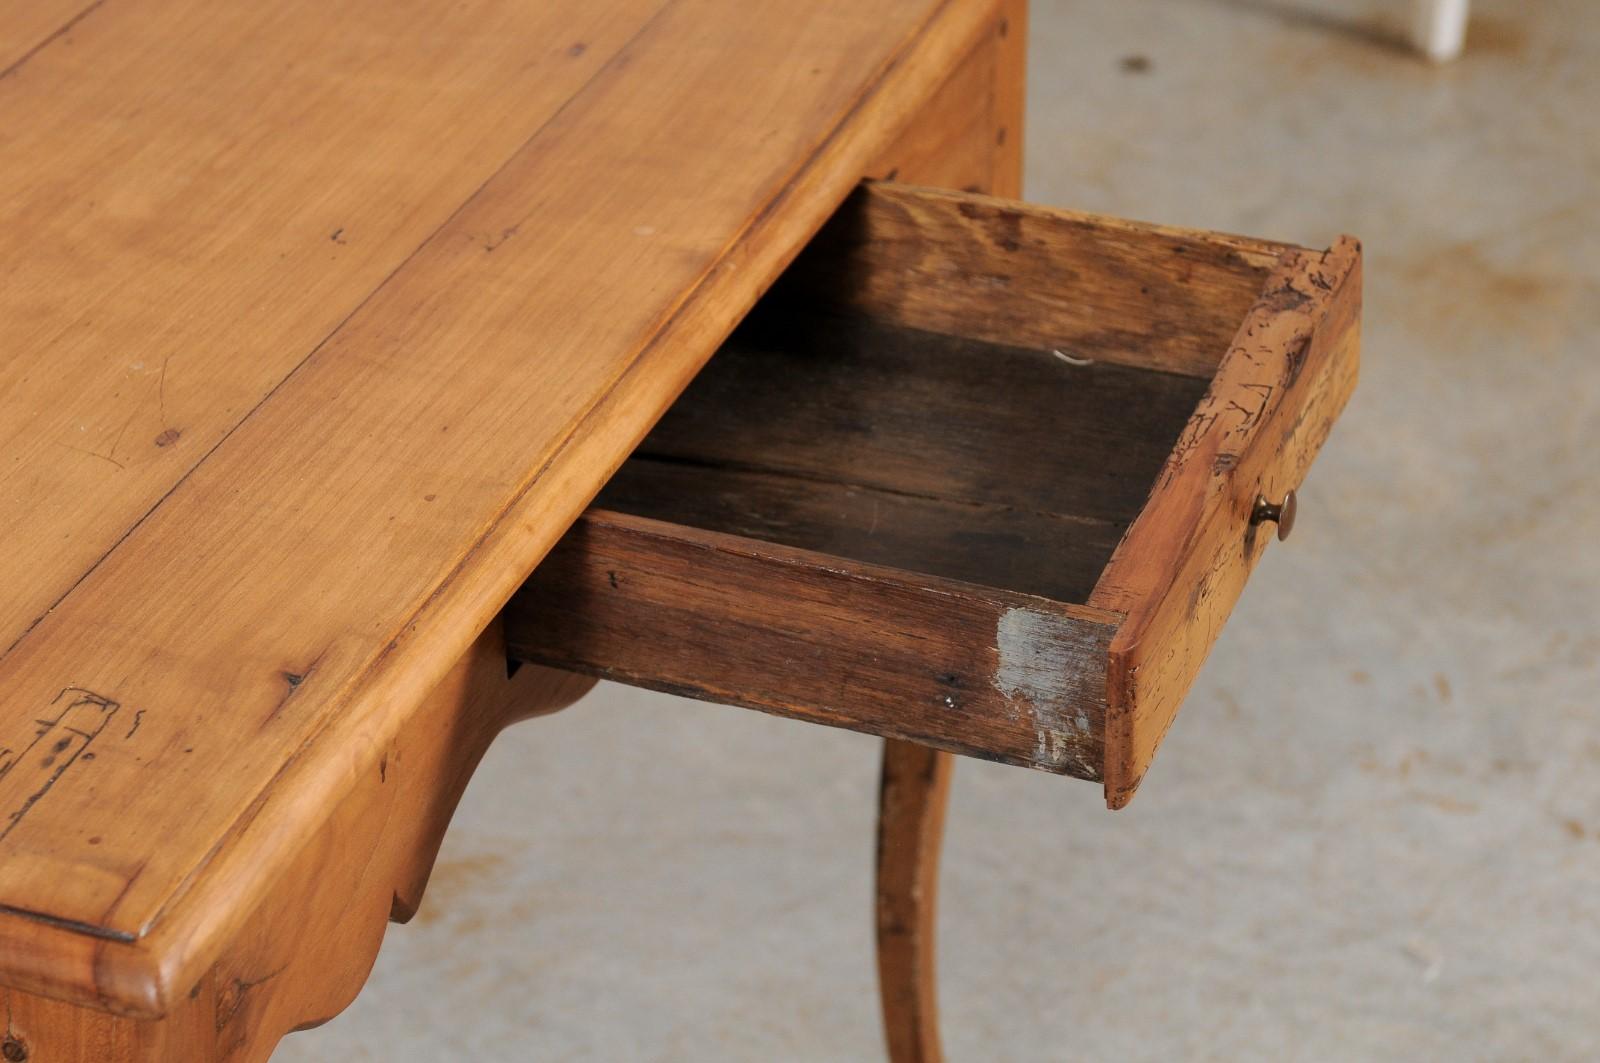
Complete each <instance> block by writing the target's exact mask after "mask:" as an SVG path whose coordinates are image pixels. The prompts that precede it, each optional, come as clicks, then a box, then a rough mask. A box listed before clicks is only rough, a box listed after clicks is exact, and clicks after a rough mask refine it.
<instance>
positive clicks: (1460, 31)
mask: <svg viewBox="0 0 1600 1063" xmlns="http://www.w3.org/2000/svg"><path fill="white" fill-rule="evenodd" d="M1411 2H1412V14H1411V39H1412V41H1413V42H1414V43H1415V44H1416V46H1417V50H1418V51H1420V52H1421V53H1422V54H1423V55H1426V56H1427V57H1428V58H1429V59H1432V60H1433V61H1434V62H1435V63H1444V62H1448V61H1449V60H1451V59H1454V58H1455V57H1456V56H1458V55H1460V54H1461V46H1462V45H1463V44H1465V43H1466V39H1467V4H1468V0H1411Z"/></svg>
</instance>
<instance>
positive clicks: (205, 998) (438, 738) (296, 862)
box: [0, 626, 592, 1063]
mask: <svg viewBox="0 0 1600 1063" xmlns="http://www.w3.org/2000/svg"><path fill="white" fill-rule="evenodd" d="M591 684H592V680H586V679H583V678H582V677H579V676H575V675H572V674H571V673H567V672H555V671H549V670H546V669H541V668H535V667H533V666H527V667H524V668H522V669H520V670H519V671H518V672H517V674H516V675H515V676H513V677H511V678H509V679H508V678H507V675H506V653H505V644H504V641H503V640H502V638H501V636H500V632H499V628H498V626H495V627H491V628H490V629H489V630H488V631H486V632H485V633H484V635H482V636H481V637H480V638H479V639H478V641H477V642H476V643H474V645H473V647H472V649H471V650H470V651H469V652H468V653H467V654H466V655H465V656H464V657H463V658H462V660H461V661H460V662H459V663H458V664H457V665H456V667H455V668H454V669H452V671H451V672H450V674H449V675H448V676H446V677H445V680H444V681H443V682H442V683H441V684H440V685H439V687H438V688H437V689H435V690H434V691H433V692H432V693H431V694H430V695H429V696H428V697H427V698H425V699H424V700H423V702H422V703H421V704H420V705H419V706H417V709H416V711H415V712H414V713H413V714H412V715H411V716H410V717H409V719H408V720H407V723H406V726H405V727H404V729H403V730H402V731H401V732H400V733H399V734H398V735H397V736H396V737H395V738H394V740H393V741H392V742H391V743H389V744H387V745H385V746H384V747H382V748H381V749H378V750H375V751H374V752H376V754H377V762H376V763H375V764H374V765H372V766H371V767H370V768H369V769H368V770H366V771H365V772H363V773H362V774H361V775H360V776H359V777H357V778H353V779H352V780H351V782H350V791H349V793H347V794H346V795H345V797H344V798H343V800H341V801H340V802H339V803H338V804H337V805H336V806H332V807H329V808H328V809H326V810H325V817H324V819H323V821H322V822H320V823H317V824H315V825H313V826H312V827H311V829H310V830H309V831H308V833H307V834H306V836H305V837H303V838H302V839H301V847H300V850H299V852H298V853H297V854H296V856H295V858H294V859H293V860H292V861H291V862H290V863H289V864H288V865H287V866H286V867H284V868H281V869H279V871H278V873H277V874H275V875H274V876H272V877H271V878H270V879H269V880H268V881H267V882H265V883H264V884H263V885H264V892H263V894H262V896H261V899H260V900H259V901H258V902H257V903H256V905H255V906H254V908H252V909H251V910H250V911H249V912H248V913H247V918H246V920H245V921H244V923H243V926H242V929H241V931H240V933H239V934H238V935H236V936H235V937H234V938H233V939H232V940H231V941H230V942H229V947H228V950H227V952H226V953H225V954H224V955H223V956H221V957H219V958H218V959H217V961H216V962H215V963H214V964H213V965H212V966H211V967H210V968H209V969H208V970H207V971H205V973H204V974H203V975H202V976H201V977H200V978H199V979H198V980H197V981H196V983H195V984H194V985H193V986H191V987H189V989H188V991H187V992H186V993H184V994H183V995H182V996H181V997H180V998H179V999H178V1000H177V1001H175V1002H174V1003H173V1004H172V1005H171V1006H170V1008H169V1010H168V1012H167V1014H166V1015H165V1016H164V1017H162V1018H159V1019H141V1018H131V1017H124V1016H119V1015H113V1014H110V1013H107V1012H104V1011H99V1010H95V1009H90V1008H84V1007H79V1006H76V1005H72V1004H68V1003H65V1002H62V1001H59V1000H51V999H48V998H45V997H42V996H38V995H35V994H31V993H28V992H25V991H23V990H21V989H16V988H11V989H7V988H0V1011H3V1013H4V1014H5V1016H6V1027H5V1030H4V1038H5V1039H7V1041H8V1043H10V1044H12V1045H14V1046H16V1047H15V1048H13V1049H12V1052H13V1055H4V1056H3V1058H5V1059H8V1060H9V1059H12V1058H21V1057H25V1058H26V1059H27V1060H29V1061H31V1063H210V1061H226V1063H256V1061H259V1060H264V1059H266V1058H267V1057H268V1055H269V1054H270V1053H271V1051H272V1048H273V1046H274V1045H276V1044H277V1042H278V1040H279V1039H280V1038H281V1037H282V1036H283V1035H284V1034H286V1033H288V1032H289V1031H290V1030H294V1029H298V1028H302V1027H305V1026H308V1025H314V1024H316V1023H319V1022H321V1021H324V1020H326V1019H328V1018H331V1017H332V1016H333V1015H335V1014H336V1013H337V1012H339V1011H340V1010H341V1009H342V1008H343V1007H344V1006H345V1005H346V1004H348V1003H349V1002H350V1001H351V1000H352V999H353V998H354V997H355V994H356V992H357V990H359V989H360V987H361V984H362V982H364V981H365V980H366V977H367V972H368V970H369V969H370V968H371V966H372V962H373V959H374V957H375V956H376V955H377V952H378V946H379V944H380V943H381V941H382V939H383V934H384V927H385V925H386V923H387V922H388V921H389V919H390V918H399V919H405V918H409V916H410V914H411V913H412V912H413V911H415V908H416V905H417V903H418V899H419V898H420V896H421V893H422V889H423V886H424V884H425V883H426V881H427V877H428V872H429V871H430V869H431V868H432V866H433V860H434V856H435V855H436V854H437V852H438V849H439V843H440V841H441V840H442V838H443V836H444V828H445V826H446V824H447V823H448V822H449V819H450V815H451V813H452V812H453V811H454V809H455V805H456V802H457V801H458V800H459V799H460V797H461V793H462V791H463V790H464V789H465V787H466V784H467V780H468V778H469V777H470V776H471V774H472V770H473V768H474V767H475V766H476V765H477V763H478V760H479V759H480V758H481V757H482V756H483V753H484V751H485V750H486V749H487V748H488V746H489V743H490V741H491V740H492V739H493V738H494V736H495V735H496V734H498V733H499V731H500V730H501V729H502V728H504V727H505V726H506V725H507V724H509V723H511V722H513V721H515V720H518V719H525V718H527V717H529V716H534V715H539V714H542V713H546V712H552V711H554V710H556V709H559V708H561V707H563V706H565V705H567V704H570V703H571V702H572V701H574V700H576V699H577V698H578V697H580V696H581V695H582V694H583V693H584V692H585V691H586V690H587V689H588V688H589V686H590V685H591ZM41 958H43V959H48V958H49V957H41ZM83 962H85V963H87V964H89V965H90V966H89V968H88V969H86V970H85V971H84V972H83V973H84V975H85V976H86V977H93V974H94V971H93V969H92V963H93V958H92V957H85V958H84V961H83ZM0 1055H3V1049H0Z"/></svg>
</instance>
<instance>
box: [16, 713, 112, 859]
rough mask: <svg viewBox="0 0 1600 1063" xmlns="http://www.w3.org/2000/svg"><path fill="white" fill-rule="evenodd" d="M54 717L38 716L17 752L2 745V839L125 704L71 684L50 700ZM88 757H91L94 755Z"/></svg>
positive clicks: (47, 791)
mask: <svg viewBox="0 0 1600 1063" xmlns="http://www.w3.org/2000/svg"><path fill="white" fill-rule="evenodd" d="M50 705H51V707H52V708H56V707H59V708H58V711H57V712H56V713H55V715H54V716H50V715H49V714H48V713H47V714H46V718H45V719H40V720H35V721H33V722H34V726H35V727H37V728H38V730H36V731H35V732H34V733H33V735H32V736H30V738H29V739H28V740H27V742H26V744H25V745H21V748H20V751H19V752H17V753H15V754H13V753H12V752H11V748H10V747H5V748H0V840H4V839H5V837H6V835H8V834H10V833H11V830H12V828H14V827H15V826H16V825H17V824H18V823H20V822H22V818H23V817H24V816H26V815H27V814H28V813H29V812H30V811H31V810H32V809H33V807H34V805H36V804H38V802H39V800H40V798H42V797H44V795H45V794H47V793H49V792H50V788H51V787H52V786H54V785H55V784H56V780H58V779H60V778H61V776H62V775H63V774H64V773H65V772H66V770H67V769H68V768H70V767H72V765H73V764H75V763H77V761H78V758H79V757H81V756H83V754H84V751H85V750H87V749H88V748H89V745H90V743H91V742H93V741H94V740H95V738H96V737H97V736H98V735H99V734H100V732H101V731H102V730H104V729H105V726H106V724H107V723H108V722H110V720H111V717H112V716H114V715H115V714H116V711H117V709H118V708H120V707H121V706H120V705H119V704H118V703H117V702H115V701H112V700H111V699H110V698H107V697H102V696H101V695H99V694H96V693H93V692H92V691H88V690H84V689H82V688H80V687H67V688H66V689H64V690H62V691H61V693H59V694H57V695H56V696H55V698H54V699H52V700H51V702H50ZM89 759H93V757H92V755H91V756H90V758H89Z"/></svg>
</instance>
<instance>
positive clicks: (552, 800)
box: [276, 0, 1600, 1061]
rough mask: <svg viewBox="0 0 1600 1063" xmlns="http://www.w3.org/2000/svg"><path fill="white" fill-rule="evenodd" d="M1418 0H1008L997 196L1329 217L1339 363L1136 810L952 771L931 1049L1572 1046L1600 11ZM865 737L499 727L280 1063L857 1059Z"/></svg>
mask: <svg viewBox="0 0 1600 1063" xmlns="http://www.w3.org/2000/svg"><path fill="white" fill-rule="evenodd" d="M1408 6H1409V5H1408V4H1405V3H1401V2H1400V0H1386V2H1385V0H1372V2H1368V3H1357V2H1353V0H1352V2H1344V3H1331V2H1329V3H1315V4H1314V3H1312V2H1310V0H1165V2H1159V0H1100V2H1096V3H1090V2H1082V3H1068V2H1060V3H1048V2H1040V3H1038V5H1037V6H1036V9H1035V12H1034V17H1033V27H1032V31H1033V50H1032V56H1031V68H1032V69H1031V83H1030V91H1031V96H1030V106H1031V118H1030V121H1031V127H1030V129H1029V135H1028V143H1029V150H1030V156H1029V163H1028V194H1029V196H1030V197H1031V198H1033V199H1036V200H1038V201H1041V202H1045V203H1059V204H1064V205H1071V206H1075V207H1083V208H1088V209H1092V210H1100V211H1107V212H1111V213H1116V214H1122V215H1127V216H1131V217H1136V218H1147V219H1156V220H1160V221H1166V222H1173V223H1179V224H1185V225H1194V226H1203V227H1211V228H1218V229H1224V230H1232V231H1238V232H1247V233H1252V234H1258V235H1264V236H1274V237H1280V238H1286V239H1291V240H1296V241H1300V242H1303V243H1309V244H1314V245H1318V246H1320V245H1323V244H1325V243H1326V242H1327V241H1328V240H1329V239H1330V238H1331V237H1332V236H1333V235H1334V234H1335V233H1337V232H1339V231H1340V230H1345V231H1349V232H1353V233H1356V234H1358V235H1360V236H1362V237H1363V238H1364V239H1365V242H1366V247H1367V250H1368V254H1369V258H1368V265H1367V274H1366V277H1367V318H1366V320H1367V327H1366V344H1365V364H1364V369H1363V376H1362V384H1361V388H1360V390H1359V391H1358V392H1357V395H1356V399H1355V401H1354V403H1353V405H1352V406H1351V408H1350V411H1349V412H1348V414H1347V415H1346V416H1345V419H1344V420H1343V421H1342V422H1341V423H1340V425H1339V427H1338V429H1337V430H1336V431H1335V433H1334V437H1333V439H1332V441H1331V443H1330V445H1329V448H1328V449H1327V450H1326V451H1325V452H1324V454H1323V457H1322V458H1321V460H1320V461H1319V462H1318V464H1317V466H1316V468H1315V469H1314V470H1313V473H1312V477H1311V479H1310V481H1309V482H1308V483H1307V485H1306V487H1305V490H1304V492H1303V494H1302V507H1301V519H1300V527H1299V529H1298V530H1297V532H1296V535H1295V537H1294V539H1293V540H1291V541H1290V543H1288V544H1287V545H1286V546H1274V548H1273V549H1271V550H1270V551H1268V554H1267V557H1266V559H1265V561H1264V562H1263V564H1262V566H1261V568H1260V569H1259V571H1258V572H1257V574H1256V576H1255V578H1254V579H1253V580H1252V582H1251V585H1250V588H1249V592H1248V593H1247V594H1246V596H1245V598H1244V601H1243V603H1242V604H1241V606H1240V607H1239V609H1238V610H1237V612H1236V613H1235V615H1234V617H1233V620H1232V622H1231V623H1230V624H1229V626H1228V629H1227V631H1226V633H1225V635H1224V637H1223V638H1222V640H1221V642H1220V643H1219V645H1218V647H1217V649H1216V651H1215V653H1214V654H1213V656H1212V659H1211V661H1210V663H1209V664H1208V665H1207V666H1206V669H1205V671H1204V673H1203V674H1202V676H1201V679H1200V682H1199V684H1198V686H1197V687H1196V689H1195V691H1194V693H1193V694H1192V695H1191V696H1190V699H1189V703H1188V706H1187V708H1186V709H1185V711H1184V713H1183V714H1182V715H1181V716H1180V718H1179V720H1178V723H1177V726H1176V727H1175V728H1174V729H1173V731H1172V734H1171V736H1170V737H1169V738H1168V740H1167V743H1166V745H1165V747H1164V748H1163V750H1162V753H1161V755H1160V757H1159V758H1158V759H1157V762H1156V766H1155V769H1154V771H1153V772H1152V773H1151V775H1150V777H1149V779H1148V782H1147V783H1146V785H1145V787H1144V789H1143V790H1142V791H1141V793H1140V796H1139V798H1138V800H1137V801H1135V802H1134V804H1133V806H1132V807H1131V808H1130V809H1129V810H1128V811H1126V812H1123V813H1118V814H1115V815H1113V814H1110V813H1108V812H1106V811H1105V810H1104V809H1103V807H1102V806H1101V804H1100V796H1099V791H1098V789H1097V788H1095V787H1093V786H1089V785H1086V784H1081V783H1074V782H1072V781H1070V780H1061V779H1057V778H1053V777H1049V776H1045V775H1038V774H1033V773H1030V772H1025V771H1018V770H1015V769H1009V768H1001V767H996V766H992V765H987V764H981V763H976V762H968V761H963V762H962V763H961V765H960V766H959V769H958V772H957V781H956V786H955V793H954V801H953V809H952V817H951V824H950V831H949V837H948V847H947V860H946V865H945V877H944V890H945V895H944V908H943V913H942V915H943V924H942V926H943V935H944V937H943V961H944V962H943V968H944V976H943V1004H944V1030H945V1037H946V1041H947V1047H948V1049H949V1055H950V1057H951V1058H952V1059H953V1060H969V1061H978V1060H985V1061H987V1060H1101V1059H1119V1060H1162V1061H1168V1060H1204V1059H1226V1060H1272V1061H1279V1060H1339V1061H1344V1060H1368V1059H1374V1060H1376V1059H1383V1060H1444V1059H1448V1060H1523V1059H1528V1060H1532V1059H1539V1060H1593V1059H1597V1058H1600V994H1597V986H1600V694H1597V685H1600V684H1597V680H1600V491H1597V490H1596V489H1595V485H1594V475H1595V474H1594V458H1593V455H1594V452H1595V447H1596V443H1597V441H1600V349H1597V347H1596V341H1595V337H1596V336H1600V209H1597V204H1596V201H1595V193H1596V190H1597V188H1600V9H1597V8H1596V7H1595V6H1594V5H1593V4H1592V3H1589V2H1586V0H1566V2H1554V0H1550V2H1545V3H1540V4H1519V3H1516V2H1509V0H1507V2H1498V3H1491V2H1487V0H1478V2H1477V3H1476V4H1475V8H1476V9H1477V12H1478V15H1477V21H1476V22H1475V24H1474V27H1473V33H1472V36H1471V38H1470V40H1469V43H1468V49H1467V53H1466V56H1465V58H1464V59H1463V60H1462V61H1461V62H1460V63H1458V64H1457V65H1454V66H1451V67H1447V68H1443V69H1434V68H1430V67H1428V66H1426V65H1424V64H1422V63H1421V62H1419V61H1417V60H1415V59H1413V58H1411V57H1410V56H1408V55H1407V54H1404V53H1403V52H1401V51H1399V50H1397V49H1395V48H1394V47H1392V46H1391V45H1390V44H1388V43H1387V41H1388V37H1387V34H1386V31H1385V30H1384V26H1385V25H1386V23H1384V22H1383V21H1381V20H1382V19H1383V18H1385V17H1387V18H1389V19H1390V20H1391V22H1390V23H1388V24H1392V25H1399V24H1400V21H1401V20H1402V19H1403V18H1404V15H1405V9H1406V8H1407V7H1408ZM1135 56H1138V57H1143V59H1144V62H1140V61H1138V60H1133V59H1132V57H1135ZM1141 67H1146V68H1145V69H1139V68H1141ZM618 735H626V736H628V739H627V741H626V742H622V743H619V742H618V741H617V736H618ZM877 753H878V746H877V743H876V742H874V741H872V740H869V739H866V738H863V737H860V736H856V735H851V734H846V733H843V732H839V731H830V730H826V729H823V728H817V727H808V726H804V725H800V724H795V723H790V722H785V721H781V720H777V719H770V718H766V717H763V716H760V715H758V714H755V713H748V712H741V711H738V710H733V709H725V708H719V707H714V706H709V705H700V704H694V703H688V702H683V701H679V700H676V699H673V698H669V697H662V696H657V695H652V694H645V693H640V692H636V691H630V690H625V689H619V688H615V687H605V688H602V689H601V690H600V691H598V692H597V693H596V694H595V695H593V696H591V698H590V699H589V700H588V701H586V702H585V703H584V704H583V705H581V706H579V707H578V708H575V709H573V710H570V711H568V712H566V713H564V714H561V715H559V716H556V717H552V718H549V719H547V720H542V721H537V722H534V723H531V724H528V725H525V726H523V727H521V728H518V729H515V730H514V731H512V732H511V733H509V734H507V735H506V736H505V737H504V738H503V739H502V740H501V742H500V744H499V745H498V746H497V747H496V748H495V749H494V751H493V752H492V753H491V754H490V756H489V759H488V761H487V762H486V763H485V765H484V767H483V769H482V771H481V772H480V774H479V775H478V777H477V779H476V780H475V782H474V783H473V786H472V789H471V790H470V791H469V793H468V795H467V798H466V801H465V804H464V806H463V807H462V810H461V813H460V815H459V816H458V819H457V824H456V827H455V830H454V832H453V833H452V835H451V836H450V838H449V840H448V841H447V842H446V844H445V851H444V854H443V856H442V858H441V862H440V866H439V869H438V871H437V873H436V875H435V881H434V884H433V887H432V891H431V892H430V894H429V896H428V898H427V901H426V903H425V905H424V907H423V910H422V913H421V915H420V916H419V918H418V920H417V922H416V923H414V924H413V925H412V926H410V927H408V928H404V929H394V930H392V931H391V933H390V935H389V939H388V942H387V943H386V945H385V946H384V951H383V954H382V956H381V957H380V958H379V960H378V965H377V969H376V971H375V973H374V975H373V978H372V981H371V983H370V984H369V986H368V987H367V990H366V992H365V994H364V995H363V996H362V998H361V999H360V1000H359V1001H358V1002H357V1003H356V1004H355V1005H354V1006H353V1007H352V1008H351V1009H350V1010H349V1011H348V1012H347V1013H346V1014H344V1015H343V1016H341V1017H340V1018H338V1019H336V1020H335V1021H334V1022H332V1023H331V1024H329V1025H327V1026H325V1027H323V1028H322V1029H320V1030H317V1031H315V1032H311V1033H306V1034H297V1035H294V1036H292V1037H290V1038H289V1039H288V1040H287V1041H286V1042H285V1043H284V1045H283V1047H282V1049H281V1050H280V1052H279V1055H278V1056H277V1057H276V1058H277V1059H278V1060H280V1061H306V1060H328V1061H335V1060H337V1061H359V1060H391V1061H412V1060H417V1061H422V1060H427V1061H437V1060H489V1061H500V1060H506V1061H513V1060H599V1061H612V1060H635V1059H637V1060H690V1059H693V1060H699V1061H710V1060H757V1059H760V1060H766V1059H773V1060H826V1061H834V1060H872V1059H877V1058H881V1051H882V1050H881V1048H880V1042H879V1033H878V1027H877V1015H876V997H875V989H874V982H873V965H872V954H871V951H870V947H871V936H870V933H869V912H870V907H869V897H870V894H869V887H870V876H869V871H870V868H869V861H870V854H871V849H872V813H873V801H874V787H875V781H876V780H875V772H876V766H877Z"/></svg>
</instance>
